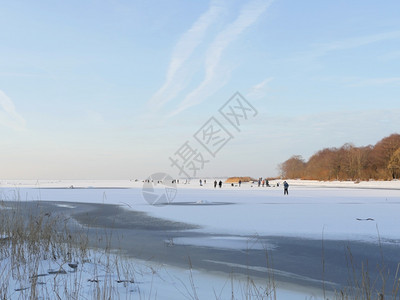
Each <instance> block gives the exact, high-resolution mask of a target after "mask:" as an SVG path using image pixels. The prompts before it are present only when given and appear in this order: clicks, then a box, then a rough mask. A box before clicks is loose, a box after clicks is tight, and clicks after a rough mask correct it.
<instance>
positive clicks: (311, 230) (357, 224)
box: [0, 179, 400, 299]
mask: <svg viewBox="0 0 400 300" xmlns="http://www.w3.org/2000/svg"><path fill="white" fill-rule="evenodd" d="M218 180H219V179H218ZM213 181H214V180H213V179H207V184H205V185H203V186H200V185H199V183H198V180H195V181H192V182H191V183H190V184H183V183H182V181H181V183H180V184H178V185H177V195H176V198H175V199H174V201H173V202H172V205H164V206H152V205H149V204H148V203H147V202H146V201H145V200H144V198H143V196H142V187H143V182H142V181H132V180H119V181H95V180H92V181H88V180H82V181H77V180H70V181H66V180H46V181H35V180H31V181H28V180H24V181H23V180H19V181H18V180H0V200H20V201H25V200H27V201H30V200H37V201H54V202H55V201H58V202H60V203H59V205H60V206H63V207H66V208H70V209H73V208H74V205H73V202H85V203H105V204H118V205H121V206H123V207H125V208H126V209H133V210H137V211H143V212H146V213H148V214H150V215H151V216H155V217H160V218H165V219H170V220H174V221H180V222H187V223H191V224H195V225H198V226H200V227H199V229H196V230H197V231H203V232H209V233H213V234H218V239H214V240H213V239H211V240H208V241H206V240H201V239H190V238H188V239H183V240H176V241H174V243H177V244H194V245H198V246H202V247H217V248H218V247H219V248H229V249H238V250H240V249H243V248H244V247H247V245H249V243H252V244H251V245H252V246H251V247H253V248H254V247H263V245H258V246H257V245H256V244H255V243H256V242H254V241H257V236H293V237H303V238H315V239H321V238H322V237H323V238H324V239H344V240H363V241H369V242H378V240H379V239H380V240H381V242H385V243H398V242H399V241H400V234H399V231H398V228H399V227H400V218H398V214H399V213H398V209H399V208H400V206H399V204H400V182H399V181H390V182H379V181H373V182H372V181H371V182H361V183H354V182H316V181H299V180H289V181H288V182H289V184H290V187H289V196H284V195H283V189H282V181H279V183H280V184H281V186H280V187H277V186H276V183H277V181H270V184H271V187H258V186H257V184H254V183H243V184H242V186H241V187H238V186H237V185H234V186H231V185H230V184H224V185H223V187H222V188H221V189H220V188H218V187H217V188H214V187H213V184H212V182H213ZM71 187H73V188H71ZM161 191H162V190H161ZM61 202H62V203H61ZM65 202H67V203H65ZM0 204H1V203H0ZM1 208H2V206H1V205H0V209H1ZM245 236H246V237H245ZM249 236H250V238H249ZM270 247H271V248H270V249H269V250H272V251H274V247H273V244H272V245H271V246H270ZM3 264H5V265H8V263H7V261H3ZM136 267H137V268H138V269H141V271H140V272H139V274H140V275H138V274H137V275H136V278H135V284H130V285H129V284H128V286H121V290H120V291H119V295H120V296H121V295H124V297H126V298H131V297H132V298H136V296H137V293H138V291H140V294H141V296H142V297H143V296H144V298H146V299H147V298H156V299H186V298H188V297H189V298H190V293H193V291H191V289H190V286H191V284H192V283H191V278H193V280H194V284H195V287H196V292H197V293H198V296H199V298H200V299H212V298H215V295H220V296H221V297H220V299H228V298H230V297H231V293H232V289H235V292H236V295H240V293H242V292H243V287H244V286H245V285H246V281H245V280H242V281H240V280H239V281H240V282H241V283H238V282H239V281H238V280H237V279H235V280H234V281H235V282H234V287H233V288H232V287H231V284H232V283H231V278H230V277H229V275H226V274H214V273H212V274H210V273H205V272H203V271H201V270H192V271H191V272H192V273H190V271H189V270H182V269H178V268H175V267H171V266H166V265H155V264H153V265H151V263H149V262H140V261H136ZM84 273H85V272H84ZM85 274H86V273H85ZM71 276H73V273H71V274H70V275H68V278H70V277H71ZM90 276H92V275H91V272H90V271H87V275H83V278H84V281H85V282H86V281H87V279H86V277H88V278H90ZM110 276H115V278H117V276H116V275H112V274H111V275H110ZM49 278H50V277H49ZM71 278H72V277H71ZM136 280H138V281H136ZM86 285H87V289H88V292H83V293H87V295H88V298H90V296H89V295H90V289H91V285H90V283H87V284H86ZM261 285H262V283H260V286H261ZM264 286H265V284H264ZM16 288H19V286H10V291H14V293H15V295H16V294H18V292H17V291H15V289H16ZM135 295H136V296H135ZM277 295H278V298H279V299H321V298H322V294H321V291H315V290H312V289H308V288H307V287H298V286H288V285H284V284H282V283H278V290H277Z"/></svg>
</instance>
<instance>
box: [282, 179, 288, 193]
mask: <svg viewBox="0 0 400 300" xmlns="http://www.w3.org/2000/svg"><path fill="white" fill-rule="evenodd" d="M283 194H284V195H289V183H287V182H286V181H284V182H283Z"/></svg>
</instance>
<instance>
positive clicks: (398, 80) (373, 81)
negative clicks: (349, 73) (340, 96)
mask: <svg viewBox="0 0 400 300" xmlns="http://www.w3.org/2000/svg"><path fill="white" fill-rule="evenodd" d="M347 85H348V86H352V87H366V86H387V85H390V86H399V85H400V77H386V78H357V79H353V80H351V81H350V82H349V83H348V84H347Z"/></svg>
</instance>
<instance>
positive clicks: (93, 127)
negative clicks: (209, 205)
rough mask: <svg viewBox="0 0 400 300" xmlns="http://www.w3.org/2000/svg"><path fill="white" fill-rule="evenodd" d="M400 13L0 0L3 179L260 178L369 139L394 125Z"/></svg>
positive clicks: (357, 6)
mask: <svg viewBox="0 0 400 300" xmlns="http://www.w3.org/2000/svg"><path fill="white" fill-rule="evenodd" d="M399 11H400V2H399V1H395V0H393V1H391V0H387V1H372V0H355V1H341V0H338V1H317V0H309V1H288V0H273V1H269V0H249V1H238V0H237V1H235V0H233V1H232V0H225V1H224V0H216V1H183V0H171V1H152V0H148V1H120V0H112V1H111V0H110V1H106V0H104V1H73V0H72V1H34V2H33V1H23V0H22V1H2V0H0V136H1V139H0V179H137V178H139V179H141V178H145V177H147V176H150V175H151V174H153V173H157V172H165V173H168V174H170V175H171V176H172V177H174V178H175V177H186V176H190V177H214V176H221V177H222V176H253V177H267V176H276V175H278V174H279V169H278V165H279V164H280V163H282V162H283V161H285V160H286V159H288V158H290V157H291V156H292V155H302V156H303V157H304V158H305V159H308V158H309V157H310V156H311V155H313V154H314V153H315V152H317V151H318V150H320V149H323V148H327V147H340V146H342V145H343V144H345V143H349V142H350V143H353V144H355V145H356V146H366V145H370V144H375V143H376V142H377V141H379V140H380V139H382V138H383V137H385V136H388V135H390V134H392V133H395V132H397V133H398V132H399V128H400V118H399V117H398V116H399V114H400V101H399V95H400V93H399V92H400V74H399V70H400V18H398V12H399ZM236 93H239V94H236ZM235 95H236V96H235ZM238 95H239V96H238ZM237 97H239V98H237ZM235 101H236V102H235ZM235 103H236V105H234V104H235ZM225 104H226V105H225ZM240 104H241V105H242V108H243V107H245V110H243V109H242V110H241V112H242V113H241V114H240V111H239V110H237V109H240ZM224 105H225V106H224ZM243 105H244V106H243ZM223 107H225V109H228V108H232V109H233V112H234V113H233V114H231V115H229V114H227V113H226V112H227V111H226V110H225V111H224V109H223ZM221 112H222V113H221ZM231 112H232V111H231ZM235 115H236V117H235ZM233 118H235V119H233ZM210 120H211V121H210ZM229 120H231V121H232V120H233V121H237V122H239V123H236V126H234V125H235V123H234V122H233V123H231V122H229ZM210 122H211V123H210ZM210 124H211V125H210ZM239 125H240V126H239ZM210 130H211V131H210ZM207 133H208V135H207ZM196 137H197V138H196Z"/></svg>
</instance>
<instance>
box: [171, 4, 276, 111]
mask: <svg viewBox="0 0 400 300" xmlns="http://www.w3.org/2000/svg"><path fill="white" fill-rule="evenodd" d="M272 2H273V1H272V0H271V1H252V2H250V3H249V4H247V5H245V6H244V7H243V8H242V10H241V11H240V13H239V16H238V17H237V18H236V19H235V20H234V21H233V22H232V23H230V24H228V25H227V26H226V27H225V28H224V29H223V30H222V31H221V32H220V33H218V34H217V36H216V37H215V39H214V41H213V42H212V43H211V45H210V46H209V47H208V49H207V51H206V58H205V66H204V69H205V76H204V79H203V81H202V82H201V83H200V84H199V85H198V86H197V87H196V88H195V89H193V90H192V91H191V92H190V93H189V94H187V95H186V96H185V98H184V99H183V101H182V102H181V103H180V104H179V106H178V108H177V109H176V110H174V111H173V112H172V113H171V114H170V115H169V116H173V115H176V114H179V113H181V112H183V111H184V110H186V109H188V108H190V107H192V106H194V105H197V104H200V103H201V102H203V101H204V100H205V99H207V97H209V96H210V95H212V94H214V93H215V92H217V91H218V89H220V88H221V87H223V86H224V85H225V84H226V83H227V81H228V78H229V74H230V70H231V69H232V68H229V67H228V68H227V69H225V70H223V69H222V67H221V58H222V54H223V52H224V51H225V49H226V48H228V47H229V45H230V44H231V43H232V42H234V41H235V40H236V39H237V38H238V37H239V36H240V35H241V34H242V33H243V32H244V31H245V30H246V29H247V28H248V27H250V26H251V25H252V24H254V23H255V22H256V21H257V20H258V18H259V17H260V16H261V15H262V14H263V13H264V12H265V10H266V9H267V8H268V7H269V6H270V5H271V3H272Z"/></svg>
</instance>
